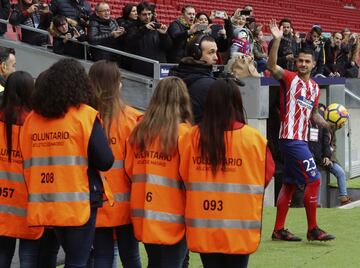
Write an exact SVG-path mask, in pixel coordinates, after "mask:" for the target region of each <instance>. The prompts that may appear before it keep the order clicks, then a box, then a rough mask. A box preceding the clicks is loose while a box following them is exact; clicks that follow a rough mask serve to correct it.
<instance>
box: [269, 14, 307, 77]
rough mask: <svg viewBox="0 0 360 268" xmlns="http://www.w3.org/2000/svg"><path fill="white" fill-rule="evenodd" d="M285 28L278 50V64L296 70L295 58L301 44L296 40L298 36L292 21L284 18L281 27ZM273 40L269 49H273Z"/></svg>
mask: <svg viewBox="0 0 360 268" xmlns="http://www.w3.org/2000/svg"><path fill="white" fill-rule="evenodd" d="M281 26H282V29H283V32H284V34H283V37H282V38H281V42H280V47H279V50H278V57H277V58H278V60H277V64H278V65H279V66H280V67H281V68H283V69H286V70H289V71H295V70H296V67H295V64H294V63H295V59H296V57H297V56H298V54H299V50H300V44H298V43H297V42H296V38H295V37H294V35H293V33H292V28H293V26H292V22H291V20H289V19H286V18H284V19H282V20H281V21H280V27H281ZM272 44H273V40H271V41H270V44H269V51H270V50H271V47H272Z"/></svg>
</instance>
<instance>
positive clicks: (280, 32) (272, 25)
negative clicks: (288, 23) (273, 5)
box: [269, 19, 284, 39]
mask: <svg viewBox="0 0 360 268" xmlns="http://www.w3.org/2000/svg"><path fill="white" fill-rule="evenodd" d="M269 28H270V31H271V34H272V36H273V37H274V38H275V39H281V37H282V36H283V33H284V32H283V27H282V26H280V29H279V27H278V26H277V24H276V20H275V19H272V20H270V23H269Z"/></svg>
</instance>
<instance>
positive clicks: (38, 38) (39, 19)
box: [9, 0, 52, 46]
mask: <svg viewBox="0 0 360 268" xmlns="http://www.w3.org/2000/svg"><path fill="white" fill-rule="evenodd" d="M51 16H52V15H51V12H50V10H49V6H48V4H46V3H38V2H37V0H19V2H18V4H17V5H16V6H15V9H14V10H13V12H12V13H11V16H10V18H9V22H10V23H11V24H12V25H19V24H22V25H25V26H29V27H33V28H36V29H41V30H47V29H48V28H49V26H50V22H51ZM21 40H22V41H23V42H25V43H29V44H31V45H36V46H44V45H47V44H49V36H48V35H47V34H42V33H37V32H33V31H31V30H26V29H21Z"/></svg>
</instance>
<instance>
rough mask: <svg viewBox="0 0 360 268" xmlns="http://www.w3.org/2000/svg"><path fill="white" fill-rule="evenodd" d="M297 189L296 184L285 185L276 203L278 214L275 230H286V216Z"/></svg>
mask: <svg viewBox="0 0 360 268" xmlns="http://www.w3.org/2000/svg"><path fill="white" fill-rule="evenodd" d="M295 189H296V184H289V183H283V185H282V186H281V190H280V192H279V196H278V199H277V202H276V207H277V212H276V221H275V228H274V229H275V230H280V229H283V228H284V225H285V219H286V215H287V213H288V210H289V206H290V202H291V199H292V196H293V194H294V191H295Z"/></svg>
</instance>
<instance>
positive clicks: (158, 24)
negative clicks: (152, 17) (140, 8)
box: [153, 22, 162, 29]
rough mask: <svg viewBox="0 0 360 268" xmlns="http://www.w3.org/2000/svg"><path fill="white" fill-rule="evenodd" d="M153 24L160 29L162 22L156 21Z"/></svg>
mask: <svg viewBox="0 0 360 268" xmlns="http://www.w3.org/2000/svg"><path fill="white" fill-rule="evenodd" d="M153 25H154V28H155V29H160V28H161V25H162V24H161V23H160V22H154V24H153Z"/></svg>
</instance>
